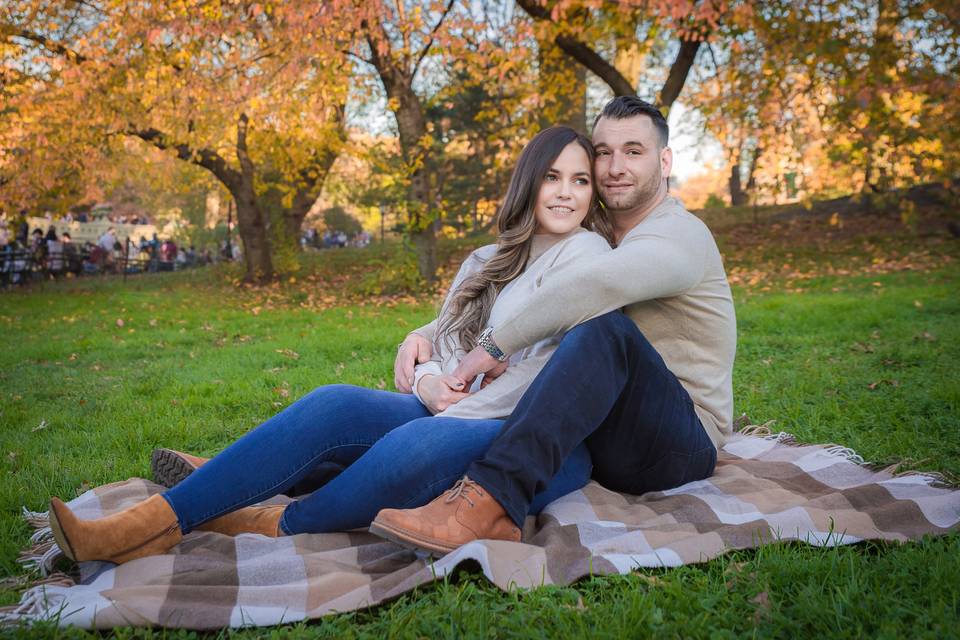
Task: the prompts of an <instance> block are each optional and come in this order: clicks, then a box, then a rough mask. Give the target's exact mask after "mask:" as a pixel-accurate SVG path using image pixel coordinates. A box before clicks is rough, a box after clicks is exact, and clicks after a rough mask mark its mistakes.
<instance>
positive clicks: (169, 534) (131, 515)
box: [50, 495, 183, 564]
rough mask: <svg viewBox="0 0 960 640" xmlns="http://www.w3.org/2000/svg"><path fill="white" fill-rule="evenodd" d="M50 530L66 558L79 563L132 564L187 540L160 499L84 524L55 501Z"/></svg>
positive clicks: (57, 499)
mask: <svg viewBox="0 0 960 640" xmlns="http://www.w3.org/2000/svg"><path fill="white" fill-rule="evenodd" d="M50 529H51V530H52V531H53V537H54V539H56V541H57V545H59V547H60V549H61V551H63V553H64V555H66V556H67V557H68V558H70V559H71V560H75V561H77V562H83V561H85V560H105V561H107V562H116V563H118V564H119V563H121V562H128V561H130V560H135V559H136V558H142V557H144V556H152V555H157V554H159V553H163V552H164V551H166V550H167V549H169V548H170V547H172V546H174V545H176V544H177V543H178V542H180V540H181V539H182V538H183V536H182V535H181V534H180V525H179V523H178V522H177V514H175V513H174V512H173V509H171V508H170V505H169V504H167V501H166V500H164V499H163V497H161V496H159V495H156V496H150V497H149V498H147V499H146V500H144V501H143V502H139V503H137V504H135V505H133V506H132V507H129V508H127V509H124V510H123V511H120V512H119V513H115V514H113V515H110V516H106V517H104V518H97V519H96V520H81V519H80V518H78V517H77V516H76V515H75V514H74V513H73V512H72V511H71V510H70V507H68V506H67V505H66V504H64V503H63V502H62V501H61V500H60V499H59V498H53V499H52V500H50Z"/></svg>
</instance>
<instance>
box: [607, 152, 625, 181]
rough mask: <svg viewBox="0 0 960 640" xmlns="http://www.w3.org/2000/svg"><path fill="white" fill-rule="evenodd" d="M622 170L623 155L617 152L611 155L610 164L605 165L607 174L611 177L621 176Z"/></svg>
mask: <svg viewBox="0 0 960 640" xmlns="http://www.w3.org/2000/svg"><path fill="white" fill-rule="evenodd" d="M624 170H625V169H624V164H623V154H622V153H617V152H614V153H611V154H610V164H609V165H607V173H609V174H610V175H612V176H619V175H623V173H624Z"/></svg>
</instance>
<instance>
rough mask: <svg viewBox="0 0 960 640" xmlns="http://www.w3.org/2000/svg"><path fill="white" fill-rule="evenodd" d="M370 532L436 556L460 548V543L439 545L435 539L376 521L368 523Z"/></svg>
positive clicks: (402, 545)
mask: <svg viewBox="0 0 960 640" xmlns="http://www.w3.org/2000/svg"><path fill="white" fill-rule="evenodd" d="M370 533H372V534H374V535H377V536H380V537H381V538H384V539H386V540H389V541H390V542H395V543H397V544H399V545H400V546H401V547H405V548H407V549H413V550H415V551H425V552H427V553H429V554H430V555H432V556H434V557H438V558H439V557H442V556H445V555H447V554H448V553H450V552H451V551H455V550H457V549H459V548H460V545H456V546H452V547H451V546H444V545H439V544H437V543H436V542H435V541H432V540H429V539H426V538H422V537H420V536H417V535H416V534H413V533H411V532H409V531H404V530H403V529H395V528H393V527H391V526H390V525H387V524H383V523H381V522H377V521H373V522H372V523H371V524H370Z"/></svg>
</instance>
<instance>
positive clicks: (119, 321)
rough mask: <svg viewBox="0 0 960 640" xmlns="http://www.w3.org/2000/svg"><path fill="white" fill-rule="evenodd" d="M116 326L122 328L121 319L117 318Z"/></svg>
mask: <svg viewBox="0 0 960 640" xmlns="http://www.w3.org/2000/svg"><path fill="white" fill-rule="evenodd" d="M117 326H118V327H122V326H123V318H117Z"/></svg>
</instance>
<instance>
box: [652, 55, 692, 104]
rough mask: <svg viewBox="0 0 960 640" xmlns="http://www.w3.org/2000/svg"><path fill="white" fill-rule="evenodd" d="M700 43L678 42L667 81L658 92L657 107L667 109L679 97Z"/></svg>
mask: <svg viewBox="0 0 960 640" xmlns="http://www.w3.org/2000/svg"><path fill="white" fill-rule="evenodd" d="M702 42H703V41H702V40H681V41H680V51H678V52H677V58H676V59H675V60H674V61H673V64H672V65H670V74H669V75H668V76H667V81H666V82H664V83H663V88H662V89H661V90H660V99H659V101H658V102H659V104H658V105H657V106H658V107H660V108H662V109H669V108H670V107H671V106H672V105H673V103H674V101H675V100H676V99H677V97H678V96H679V95H680V91H682V90H683V85H684V84H686V82H687V76H688V75H690V69H691V68H692V67H693V62H694V60H696V58H697V51H698V50H699V49H700V45H701V43H702Z"/></svg>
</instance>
